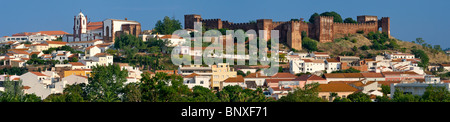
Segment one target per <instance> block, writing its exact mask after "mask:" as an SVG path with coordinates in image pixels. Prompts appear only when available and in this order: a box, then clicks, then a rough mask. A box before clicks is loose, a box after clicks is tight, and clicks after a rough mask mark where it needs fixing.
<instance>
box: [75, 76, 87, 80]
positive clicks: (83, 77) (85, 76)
mask: <svg viewBox="0 0 450 122" xmlns="http://www.w3.org/2000/svg"><path fill="white" fill-rule="evenodd" d="M76 76H78V77H83V78H86V79H88V77H87V76H83V75H76Z"/></svg>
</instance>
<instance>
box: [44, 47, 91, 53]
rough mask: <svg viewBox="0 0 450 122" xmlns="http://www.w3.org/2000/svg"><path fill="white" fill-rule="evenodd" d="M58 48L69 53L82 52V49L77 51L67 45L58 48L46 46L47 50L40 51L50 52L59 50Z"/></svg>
mask: <svg viewBox="0 0 450 122" xmlns="http://www.w3.org/2000/svg"><path fill="white" fill-rule="evenodd" d="M60 50H65V51H70V52H71V53H83V52H82V51H77V50H75V49H73V48H72V47H70V46H67V45H65V46H61V47H58V48H48V49H47V50H43V51H42V53H44V54H50V53H52V52H53V51H60Z"/></svg>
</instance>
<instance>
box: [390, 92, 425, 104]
mask: <svg viewBox="0 0 450 122" xmlns="http://www.w3.org/2000/svg"><path fill="white" fill-rule="evenodd" d="M392 101H393V102H419V101H420V96H417V95H412V94H410V93H403V91H402V90H399V89H395V92H394V96H393V99H392Z"/></svg>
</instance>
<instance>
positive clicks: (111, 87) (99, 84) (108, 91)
mask: <svg viewBox="0 0 450 122" xmlns="http://www.w3.org/2000/svg"><path fill="white" fill-rule="evenodd" d="M127 77H128V71H127V70H121V69H120V66H119V65H108V66H94V68H92V72H91V77H89V78H88V80H89V84H88V85H87V86H86V94H87V99H88V100H89V101H93V102H120V98H119V94H122V93H123V92H122V90H123V83H124V82H126V81H127V79H126V78H127Z"/></svg>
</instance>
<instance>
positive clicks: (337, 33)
mask: <svg viewBox="0 0 450 122" xmlns="http://www.w3.org/2000/svg"><path fill="white" fill-rule="evenodd" d="M360 30H362V31H364V33H365V34H367V33H369V32H376V31H378V23H334V24H333V35H334V37H333V39H337V38H342V37H344V36H345V35H347V34H356V32H357V31H360Z"/></svg>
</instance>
